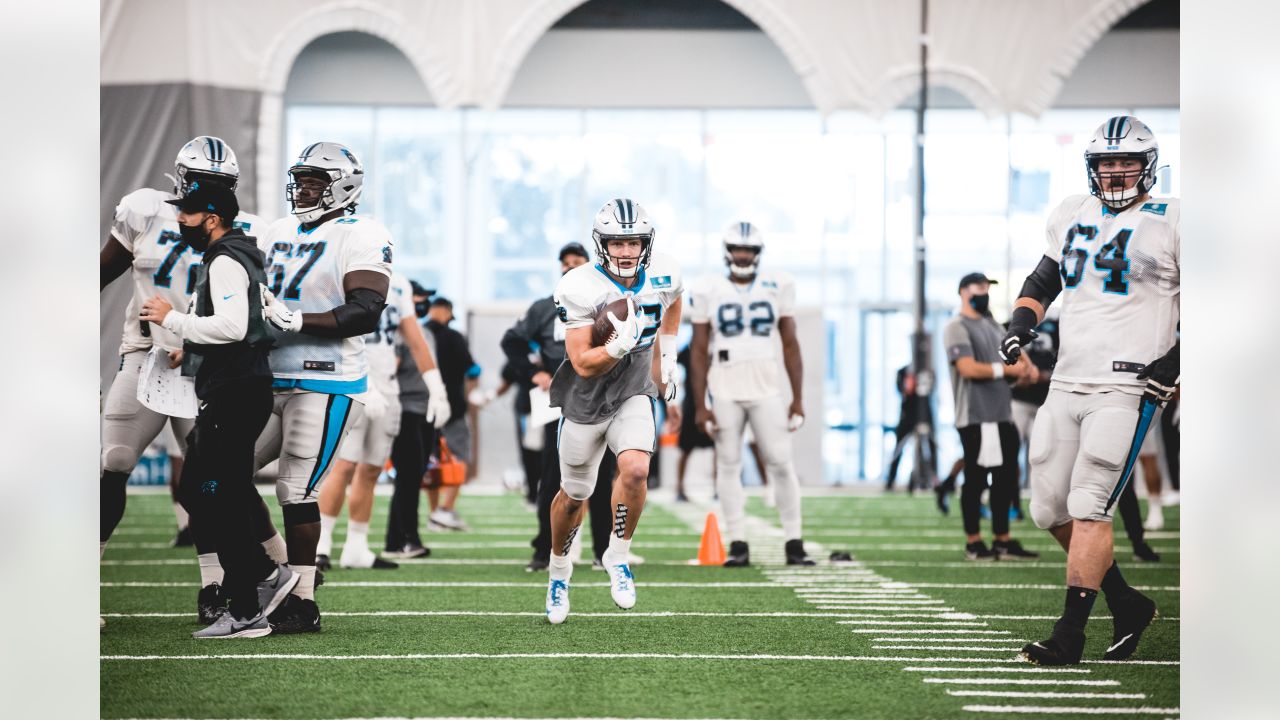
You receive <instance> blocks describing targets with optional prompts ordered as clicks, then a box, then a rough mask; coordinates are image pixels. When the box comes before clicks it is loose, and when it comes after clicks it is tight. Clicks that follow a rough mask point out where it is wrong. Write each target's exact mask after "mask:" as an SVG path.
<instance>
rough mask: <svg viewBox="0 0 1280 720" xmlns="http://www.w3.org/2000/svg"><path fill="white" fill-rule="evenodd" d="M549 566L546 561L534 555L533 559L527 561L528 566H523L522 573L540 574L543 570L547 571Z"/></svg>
mask: <svg viewBox="0 0 1280 720" xmlns="http://www.w3.org/2000/svg"><path fill="white" fill-rule="evenodd" d="M549 564H550V563H549V562H548V561H546V560H543V559H542V558H540V557H537V556H536V555H535V556H534V557H533V559H532V560H530V561H529V564H528V565H525V566H524V571H525V572H542V571H543V570H546V569H547V565H549Z"/></svg>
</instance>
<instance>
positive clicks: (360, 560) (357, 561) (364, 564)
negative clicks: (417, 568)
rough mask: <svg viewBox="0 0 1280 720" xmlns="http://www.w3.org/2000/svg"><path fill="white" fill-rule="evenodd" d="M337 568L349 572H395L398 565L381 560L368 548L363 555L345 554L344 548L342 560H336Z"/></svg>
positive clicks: (344, 549)
mask: <svg viewBox="0 0 1280 720" xmlns="http://www.w3.org/2000/svg"><path fill="white" fill-rule="evenodd" d="M338 566H339V567H343V568H347V569H349V570H395V569H396V568H398V567H400V565H399V564H397V563H393V562H391V561H390V560H383V559H382V558H380V557H378V556H377V555H376V554H375V553H374V552H373V551H372V550H369V549H368V548H366V549H365V551H364V552H363V553H351V554H350V555H348V554H347V552H346V548H343V552H342V558H341V559H339V560H338Z"/></svg>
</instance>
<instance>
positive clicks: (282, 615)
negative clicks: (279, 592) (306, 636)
mask: <svg viewBox="0 0 1280 720" xmlns="http://www.w3.org/2000/svg"><path fill="white" fill-rule="evenodd" d="M267 621H268V622H270V623H271V631H272V632H273V633H275V634H277V635H292V634H296V633H309V632H320V608H319V607H317V606H316V601H315V600H303V599H302V598H300V597H298V596H297V595H292V594H291V595H289V596H288V597H286V598H285V599H284V602H282V603H280V606H279V607H277V608H276V609H275V612H273V613H271V614H270V615H269V616H267Z"/></svg>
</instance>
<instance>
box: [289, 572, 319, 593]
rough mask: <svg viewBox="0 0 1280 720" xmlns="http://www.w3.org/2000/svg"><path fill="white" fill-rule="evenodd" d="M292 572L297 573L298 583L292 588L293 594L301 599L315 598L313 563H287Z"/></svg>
mask: <svg viewBox="0 0 1280 720" xmlns="http://www.w3.org/2000/svg"><path fill="white" fill-rule="evenodd" d="M289 567H290V568H292V569H293V571H294V572H296V573H298V584H297V585H295V586H294V588H293V594H294V595H297V596H298V597H300V598H302V599H303V600H311V601H312V602H314V601H315V599H316V566H315V565H293V564H290V565H289Z"/></svg>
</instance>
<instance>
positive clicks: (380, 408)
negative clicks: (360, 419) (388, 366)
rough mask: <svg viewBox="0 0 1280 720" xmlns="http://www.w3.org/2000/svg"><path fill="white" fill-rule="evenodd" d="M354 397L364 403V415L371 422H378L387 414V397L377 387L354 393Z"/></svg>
mask: <svg viewBox="0 0 1280 720" xmlns="http://www.w3.org/2000/svg"><path fill="white" fill-rule="evenodd" d="M352 399H353V400H355V401H356V402H358V403H360V404H361V405H364V416H365V417H366V418H368V420H369V422H371V423H372V422H377V421H378V420H381V419H382V416H383V415H386V414H387V399H386V398H385V397H383V396H382V393H381V392H380V391H379V390H377V389H376V388H369V389H368V390H365V391H364V392H362V393H360V394H359V395H353V396H352Z"/></svg>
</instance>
